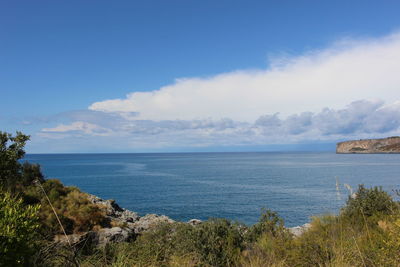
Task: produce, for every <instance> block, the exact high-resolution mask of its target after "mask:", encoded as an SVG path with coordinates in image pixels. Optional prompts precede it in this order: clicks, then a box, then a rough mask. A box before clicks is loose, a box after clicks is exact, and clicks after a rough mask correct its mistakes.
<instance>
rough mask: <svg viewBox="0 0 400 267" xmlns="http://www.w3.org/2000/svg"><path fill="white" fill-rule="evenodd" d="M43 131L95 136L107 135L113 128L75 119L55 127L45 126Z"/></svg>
mask: <svg viewBox="0 0 400 267" xmlns="http://www.w3.org/2000/svg"><path fill="white" fill-rule="evenodd" d="M42 133H47V134H49V133H83V134H88V135H94V136H106V135H109V134H110V133H111V130H109V129H106V128H103V127H100V126H98V125H96V124H92V123H88V122H84V121H75V122H73V123H71V124H67V125H66V124H60V125H58V126H56V127H54V128H44V129H42Z"/></svg>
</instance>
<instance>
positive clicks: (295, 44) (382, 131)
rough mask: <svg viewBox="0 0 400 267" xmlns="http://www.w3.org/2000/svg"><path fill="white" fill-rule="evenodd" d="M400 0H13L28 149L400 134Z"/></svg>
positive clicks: (5, 72) (301, 142) (19, 105)
mask: <svg viewBox="0 0 400 267" xmlns="http://www.w3.org/2000/svg"><path fill="white" fill-rule="evenodd" d="M399 11H400V2H399V1H366V0H364V1H357V0H355V1H348V0H347V1H340V0H338V1H321V0H318V1H317V0H315V1H312V0H307V1H306V0H298V1H285V0H284V1H236V0H230V1H225V0H213V1H208V0H203V1H195V0H193V1H191V0H186V1H174V0H168V1H165V0H160V1H151V0H149V1H102V0H96V1H89V0H88V1H74V0H69V1H41V0H38V1H23V0H21V1H5V0H0V130H1V131H7V132H15V131H17V130H18V131H22V132H24V133H26V134H29V135H30V136H31V141H30V142H29V144H28V145H27V152H28V153H98V152H191V151H193V152H196V151H201V152H203V151H221V152H223V151H277V150H278V151H279V150H333V149H334V144H335V143H336V142H338V141H342V140H349V139H360V138H379V137H386V136H394V135H400V128H399V127H400V75H399V74H398V73H399V71H398V70H399V69H400V16H398V14H399Z"/></svg>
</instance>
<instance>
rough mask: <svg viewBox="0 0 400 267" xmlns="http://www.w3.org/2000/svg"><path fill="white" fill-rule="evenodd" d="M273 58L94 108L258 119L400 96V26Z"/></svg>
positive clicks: (157, 116) (171, 116) (156, 117)
mask: <svg viewBox="0 0 400 267" xmlns="http://www.w3.org/2000/svg"><path fill="white" fill-rule="evenodd" d="M271 66H272V67H271V68H268V69H266V70H258V71H236V72H231V73H224V74H220V75H216V76H213V77H209V78H184V79H178V80H176V82H175V83H174V84H171V85H168V86H165V87H162V88H160V89H158V90H155V91H150V92H133V93H131V94H129V95H127V97H126V98H124V99H111V100H105V101H101V102H96V103H93V104H92V105H91V106H90V107H89V109H90V110H94V111H103V112H108V113H113V112H115V113H120V114H123V116H124V118H129V119H131V120H153V121H160V120H176V119H179V120H194V119H197V120H203V119H209V118H211V119H212V120H220V119H223V118H230V119H232V120H235V121H246V122H254V121H255V120H256V119H257V118H259V117H260V116H262V115H265V114H274V113H276V112H279V113H280V114H281V116H284V117H286V116H288V115H290V114H298V113H301V112H304V111H307V112H314V113H315V112H318V111H320V110H321V109H322V108H324V107H329V108H331V109H340V108H343V107H344V105H345V104H347V103H350V102H353V101H356V100H359V99H376V98H377V99H381V100H383V101H386V102H388V103H392V102H393V101H395V100H400V75H399V74H398V70H399V69H400V34H393V35H390V36H386V37H383V38H378V39H368V40H358V41H354V40H353V41H352V40H346V41H342V42H340V43H336V44H334V45H332V47H330V48H327V49H324V50H320V51H312V52H310V53H307V54H305V55H303V56H297V57H292V58H285V59H279V60H277V61H275V62H272V64H271ZM154 75H156V74H154ZM132 112H134V113H132ZM326 112H328V111H326ZM132 114H134V116H132ZM325 115H326V114H325ZM328 115H329V114H328ZM328 115H326V116H328ZM301 116H303V117H302V118H301V119H302V120H305V122H303V124H304V123H308V122H307V120H308V119H307V116H308V115H301ZM320 116H321V117H323V116H324V114H320ZM338 116H339V115H338ZM292 120H297V119H296V118H292ZM321 120H322V119H321ZM303 127H304V126H303ZM292 131H293V130H292ZM301 131H302V130H301ZM327 131H329V129H327Z"/></svg>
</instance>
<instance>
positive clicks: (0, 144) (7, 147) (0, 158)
mask: <svg viewBox="0 0 400 267" xmlns="http://www.w3.org/2000/svg"><path fill="white" fill-rule="evenodd" d="M28 140H29V136H27V135H24V134H22V133H21V132H17V133H16V135H15V136H13V135H12V134H10V133H5V132H1V131H0V186H2V187H3V189H7V190H10V191H13V192H14V191H16V190H18V189H21V187H24V186H28V185H31V184H32V182H33V181H34V180H39V181H41V182H43V181H44V178H43V175H42V174H41V172H40V167H39V166H38V165H35V164H33V165H31V164H29V163H27V162H25V163H24V164H21V163H20V162H19V161H20V160H21V159H22V158H23V157H24V155H25V151H24V146H25V144H26V142H27V141H28Z"/></svg>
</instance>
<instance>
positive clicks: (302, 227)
mask: <svg viewBox="0 0 400 267" xmlns="http://www.w3.org/2000/svg"><path fill="white" fill-rule="evenodd" d="M310 227H311V224H309V223H306V224H303V225H300V226H295V227H291V228H289V231H290V232H291V233H292V234H293V235H294V236H301V235H302V234H304V233H305V232H306V231H307V230H308V229H309V228H310Z"/></svg>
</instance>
